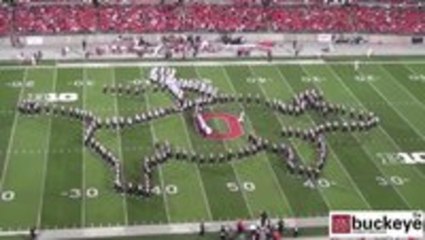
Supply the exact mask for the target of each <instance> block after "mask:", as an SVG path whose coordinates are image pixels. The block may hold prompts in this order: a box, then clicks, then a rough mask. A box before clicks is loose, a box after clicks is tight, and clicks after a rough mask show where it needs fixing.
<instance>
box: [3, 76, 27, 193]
mask: <svg viewBox="0 0 425 240" xmlns="http://www.w3.org/2000/svg"><path fill="white" fill-rule="evenodd" d="M27 77H28V69H27V68H25V70H24V74H23V77H22V78H23V81H24V82H25V81H26V80H27ZM24 89H25V87H24V86H22V87H21V89H20V91H19V97H18V101H17V102H19V101H20V100H21V99H22V95H23V94H24ZM18 116H19V112H18V111H15V116H14V118H13V124H12V130H11V132H10V136H9V143H8V144H9V145H8V146H7V150H6V157H5V162H4V166H3V171H2V175H1V179H0V193H1V192H2V191H3V190H4V189H3V187H4V182H5V179H6V174H7V168H8V166H9V161H10V154H11V152H12V147H13V143H14V139H15V131H16V125H17V123H18Z"/></svg>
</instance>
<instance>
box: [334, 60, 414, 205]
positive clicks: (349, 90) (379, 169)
mask: <svg viewBox="0 0 425 240" xmlns="http://www.w3.org/2000/svg"><path fill="white" fill-rule="evenodd" d="M329 70H330V71H331V72H332V74H333V75H334V77H336V79H337V80H338V81H339V82H340V83H341V85H342V86H343V88H344V89H345V90H346V91H347V92H348V93H349V94H350V95H351V96H352V97H353V98H354V99H356V101H357V102H358V103H360V104H362V102H361V101H360V99H358V98H357V96H356V95H355V94H354V93H353V92H352V91H351V89H350V88H349V87H348V86H347V85H346V84H345V83H344V81H342V79H341V78H340V77H339V75H338V74H336V73H335V72H334V71H333V69H331V68H329ZM378 93H379V92H378ZM362 105H363V104H362ZM363 107H365V106H364V105H363ZM378 126H379V124H378ZM379 128H380V129H381V130H383V128H382V127H381V126H379ZM383 131H384V130H383ZM352 136H353V137H355V138H356V139H357V141H358V142H361V141H360V140H359V139H358V137H357V136H355V134H352ZM360 147H361V148H362V149H363V150H364V151H365V152H366V154H367V155H368V156H369V160H370V162H372V163H373V164H374V165H375V166H376V167H377V169H378V171H379V172H380V173H381V174H382V176H387V174H384V172H383V170H382V169H381V167H380V166H379V165H378V164H377V163H376V162H375V161H373V156H372V155H371V153H370V152H369V149H367V148H365V147H364V146H363V145H362V144H360ZM391 187H392V188H393V189H394V190H395V192H396V193H397V195H399V196H400V198H401V199H402V200H403V202H405V203H406V206H409V207H410V204H409V202H408V201H407V200H406V198H405V197H404V196H403V195H402V194H401V193H400V191H399V190H398V188H396V187H395V186H393V185H391Z"/></svg>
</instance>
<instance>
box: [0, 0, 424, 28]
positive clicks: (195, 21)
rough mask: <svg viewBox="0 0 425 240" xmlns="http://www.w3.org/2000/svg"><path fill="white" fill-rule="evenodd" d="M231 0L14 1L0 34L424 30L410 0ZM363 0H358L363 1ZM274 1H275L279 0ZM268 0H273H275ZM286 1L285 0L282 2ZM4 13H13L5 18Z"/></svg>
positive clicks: (1, 22)
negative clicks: (333, 0)
mask: <svg viewBox="0 0 425 240" xmlns="http://www.w3.org/2000/svg"><path fill="white" fill-rule="evenodd" d="M31 1H32V0H31ZM234 1H235V2H234V3H232V4H230V5H229V4H206V3H191V4H186V5H181V4H142V5H141V4H101V5H100V6H97V7H96V6H94V5H92V4H82V3H84V2H82V1H78V2H77V3H75V2H73V3H74V4H71V5H70V4H63V2H62V1H54V2H53V3H52V2H49V3H48V4H39V2H37V1H36V2H37V4H28V3H27V4H18V5H17V6H15V7H2V8H0V34H2V35H5V34H7V33H8V32H10V31H13V32H15V33H16V32H17V33H20V34H33V33H37V34H53V33H87V32H120V33H147V32H164V31H169V32H178V31H208V32H211V31H219V32H227V31H232V32H235V31H236V32H242V31H243V32H249V31H259V30H263V31H287V32H353V31H354V32H367V33H397V34H421V33H425V11H424V10H423V9H422V8H421V7H420V6H419V5H418V4H415V5H409V4H411V1H407V0H392V1H391V2H392V3H396V4H397V5H394V6H393V7H385V6H381V5H379V4H380V3H379V2H377V3H376V2H375V3H376V4H375V5H372V6H371V5H369V4H367V5H362V4H360V3H359V4H351V5H347V6H345V5H329V4H323V3H322V4H320V3H319V2H321V1H311V2H309V4H299V3H297V1H295V3H294V2H290V3H291V4H287V5H285V6H280V5H274V6H273V7H263V6H261V5H258V4H250V3H251V2H252V1H249V0H234ZM364 2H365V1H362V3H364ZM278 3H279V1H278ZM278 3H275V2H273V4H278ZM287 3H288V2H287ZM8 19H12V21H9V20H8Z"/></svg>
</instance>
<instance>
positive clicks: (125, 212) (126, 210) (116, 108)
mask: <svg viewBox="0 0 425 240" xmlns="http://www.w3.org/2000/svg"><path fill="white" fill-rule="evenodd" d="M111 71H112V81H113V85H116V79H115V78H116V77H115V68H111ZM114 99H115V101H114V102H115V103H114V108H115V109H114V112H115V114H119V110H118V97H117V96H114ZM116 134H117V138H118V154H119V158H120V159H121V172H122V173H124V170H125V169H124V157H123V156H124V155H123V153H122V139H121V134H120V133H119V131H116ZM122 196H123V198H122V199H123V208H124V224H125V225H128V207H127V194H126V193H123V194H122Z"/></svg>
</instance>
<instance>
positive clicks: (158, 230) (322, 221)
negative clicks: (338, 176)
mask: <svg viewBox="0 0 425 240" xmlns="http://www.w3.org/2000/svg"><path fill="white" fill-rule="evenodd" d="M277 221H278V219H272V223H276V222H277ZM245 223H246V224H259V220H255V221H245ZM222 225H225V226H231V227H232V229H235V226H236V221H224V222H206V223H205V230H206V232H219V231H220V228H221V226H222ZM285 226H286V227H289V228H292V227H294V226H297V227H298V228H313V227H327V226H328V217H311V218H287V219H285ZM197 232H199V223H179V224H158V225H138V226H115V227H93V228H80V229H54V230H40V231H39V235H38V238H37V239H39V240H50V239H96V238H110V237H131V236H152V235H175V234H193V233H197ZM28 233H29V231H5V232H0V237H3V236H22V235H28ZM322 238H323V237H322ZM300 239H302V238H300ZM316 239H318V238H316Z"/></svg>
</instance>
